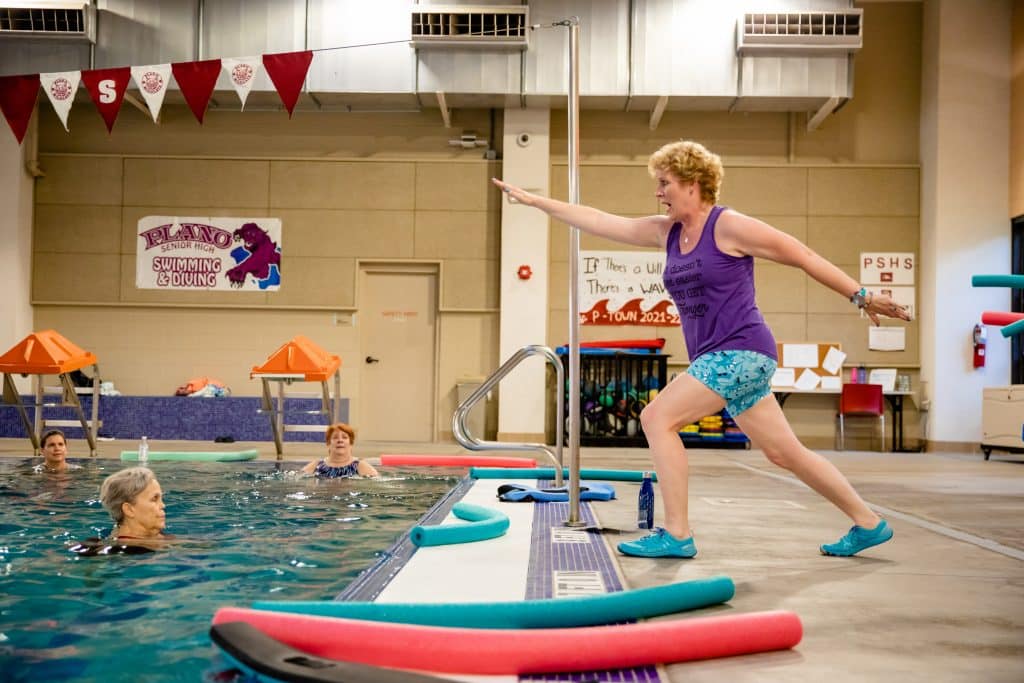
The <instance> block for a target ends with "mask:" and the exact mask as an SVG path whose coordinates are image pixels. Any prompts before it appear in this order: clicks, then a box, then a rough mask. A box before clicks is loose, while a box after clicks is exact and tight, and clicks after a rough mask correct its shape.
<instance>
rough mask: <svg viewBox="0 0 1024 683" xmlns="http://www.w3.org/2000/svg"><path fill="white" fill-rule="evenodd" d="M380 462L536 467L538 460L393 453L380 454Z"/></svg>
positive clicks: (394, 463)
mask: <svg viewBox="0 0 1024 683" xmlns="http://www.w3.org/2000/svg"><path fill="white" fill-rule="evenodd" d="M380 464H381V465H384V466H385V467H387V466H398V465H413V466H428V465H433V466H435V467H473V466H474V465H482V466H484V467H536V466H537V461H536V460H534V459H533V458H509V457H495V458H489V457H487V456H479V455H411V454H400V453H392V454H386V455H381V456H380Z"/></svg>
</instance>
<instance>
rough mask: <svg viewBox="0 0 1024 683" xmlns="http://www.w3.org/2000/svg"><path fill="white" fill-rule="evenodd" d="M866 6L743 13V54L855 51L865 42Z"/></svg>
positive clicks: (739, 34)
mask: <svg viewBox="0 0 1024 683" xmlns="http://www.w3.org/2000/svg"><path fill="white" fill-rule="evenodd" d="M863 14H864V10H861V9H849V10H842V11H838V12H764V13H751V14H744V15H743V17H742V18H740V20H739V22H738V23H737V26H736V52H737V53H738V54H741V55H764V56H796V55H803V56H813V55H828V56H832V55H836V54H843V53H849V52H856V51H857V50H859V49H860V48H861V47H862V46H863V36H862V33H863V28H864V24H863Z"/></svg>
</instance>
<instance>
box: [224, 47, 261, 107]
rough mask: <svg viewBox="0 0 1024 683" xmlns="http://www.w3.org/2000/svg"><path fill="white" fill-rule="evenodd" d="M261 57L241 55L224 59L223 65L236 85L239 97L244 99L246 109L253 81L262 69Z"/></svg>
mask: <svg viewBox="0 0 1024 683" xmlns="http://www.w3.org/2000/svg"><path fill="white" fill-rule="evenodd" d="M261 61H262V60H261V59H260V58H259V57H240V58H238V59H222V60H220V63H221V65H222V66H223V67H224V72H225V73H227V75H228V80H230V81H231V85H233V86H234V88H235V92H237V93H238V98H239V99H240V100H242V109H245V100H246V98H247V97H249V91H250V90H252V84H253V81H255V80H256V74H257V73H258V72H259V70H260V63H261Z"/></svg>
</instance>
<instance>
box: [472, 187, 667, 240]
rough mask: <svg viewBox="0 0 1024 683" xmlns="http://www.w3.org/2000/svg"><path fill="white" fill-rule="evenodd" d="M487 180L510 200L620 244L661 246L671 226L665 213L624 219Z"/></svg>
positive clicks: (623, 217) (624, 217)
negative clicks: (663, 214)
mask: <svg viewBox="0 0 1024 683" xmlns="http://www.w3.org/2000/svg"><path fill="white" fill-rule="evenodd" d="M491 182H492V183H494V184H495V185H497V186H498V187H499V188H501V190H502V192H504V193H505V194H506V195H508V197H509V199H510V200H511V201H513V202H516V203H518V204H523V205H524V206H532V207H534V208H537V209H540V210H541V211H543V212H544V213H546V214H548V215H549V216H551V217H552V218H554V219H556V220H559V221H562V222H563V223H566V224H567V225H574V226H576V227H577V228H579V229H580V230H582V231H583V232H587V233H590V234H591V235H597V236H599V237H607V238H608V239H610V240H615V241H616V242H622V243H624V244H632V245H634V246H638V247H664V246H665V240H666V238H667V236H668V231H669V229H670V228H671V227H672V224H671V222H670V221H669V219H668V218H666V217H665V216H645V217H643V218H627V217H626V216H618V215H616V214H613V213H607V212H605V211H600V210H598V209H595V208H592V207H590V206H584V205H582V204H569V203H567V202H563V201H559V200H557V199H552V198H550V197H542V196H541V195H538V194H533V193H532V192H527V191H526V190H524V189H523V188H521V187H516V186H515V185H510V184H509V183H506V182H504V181H502V180H498V179H497V178H491Z"/></svg>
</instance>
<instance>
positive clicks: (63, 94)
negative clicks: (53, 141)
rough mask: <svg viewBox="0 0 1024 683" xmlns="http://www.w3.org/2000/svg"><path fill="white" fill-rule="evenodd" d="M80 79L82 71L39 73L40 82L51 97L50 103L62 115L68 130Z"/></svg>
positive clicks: (61, 120)
mask: <svg viewBox="0 0 1024 683" xmlns="http://www.w3.org/2000/svg"><path fill="white" fill-rule="evenodd" d="M80 80H82V72H81V71H58V72H55V73H48V74H39V83H40V85H42V86H43V90H45V91H46V96H47V97H49V98H50V104H52V105H53V109H54V111H56V112H57V116H59V117H60V122H61V123H63V124H64V130H68V114H69V113H70V112H71V103H72V102H74V100H75V92H76V91H77V90H78V82H79V81H80Z"/></svg>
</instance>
